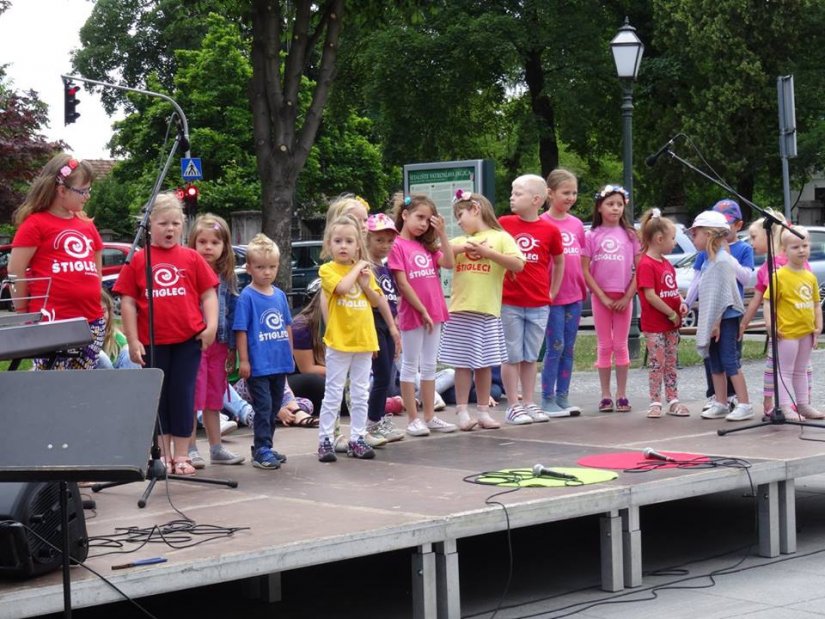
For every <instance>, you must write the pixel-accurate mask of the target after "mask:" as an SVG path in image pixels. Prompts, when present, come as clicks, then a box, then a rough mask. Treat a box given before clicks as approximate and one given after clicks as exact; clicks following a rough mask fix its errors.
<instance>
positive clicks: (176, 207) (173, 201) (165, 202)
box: [149, 191, 184, 221]
mask: <svg viewBox="0 0 825 619" xmlns="http://www.w3.org/2000/svg"><path fill="white" fill-rule="evenodd" d="M167 211H177V212H178V214H179V215H180V218H181V221H182V220H183V219H184V216H183V204H182V203H181V201H180V199H179V198H178V197H177V196H176V195H175V194H174V192H171V191H164V192H163V193H159V194H158V196H157V197H156V198H155V203H154V204H153V205H152V214H151V215H150V216H149V219H150V220H151V219H154V218H155V217H157V216H158V215H161V214H163V213H165V212H167Z"/></svg>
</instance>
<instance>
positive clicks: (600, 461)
mask: <svg viewBox="0 0 825 619" xmlns="http://www.w3.org/2000/svg"><path fill="white" fill-rule="evenodd" d="M660 453H662V454H664V455H666V456H670V457H671V458H673V459H674V460H676V462H663V461H661V460H652V459H646V458H645V456H644V453H642V450H641V449H640V450H639V451H621V452H616V453H602V454H593V455H591V456H584V457H583V458H579V460H578V461H577V464H578V465H579V466H589V467H593V468H598V469H618V470H625V469H634V468H636V467H639V466H645V465H656V467H657V468H676V467H678V466H681V467H685V466H690V464H693V463H695V464H706V463H707V462H710V458H708V457H707V456H703V455H702V454H691V453H683V452H680V451H662V452H660Z"/></svg>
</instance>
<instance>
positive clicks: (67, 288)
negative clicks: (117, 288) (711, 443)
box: [8, 153, 105, 370]
mask: <svg viewBox="0 0 825 619" xmlns="http://www.w3.org/2000/svg"><path fill="white" fill-rule="evenodd" d="M93 176H94V175H93V173H92V168H91V167H90V166H89V164H88V163H86V162H85V161H78V160H77V159H73V158H72V156H71V155H67V154H65V153H61V154H59V155H55V156H54V157H52V159H51V161H49V162H48V163H47V164H46V165H45V167H44V168H43V169H42V170H41V172H40V174H39V175H38V176H37V178H35V179H34V182H33V183H32V186H31V188H30V189H29V193H28V195H27V196H26V200H25V201H24V202H23V204H22V205H20V207H19V208H18V209H17V210H16V211H15V212H14V223H16V224H17V225H18V226H19V228H18V229H17V233H16V234H15V235H14V241H13V242H12V250H11V256H10V257H9V269H8V273H9V278H10V279H16V280H17V281H16V282H13V284H12V288H11V292H12V296H13V298H14V307H15V309H16V310H17V311H18V312H41V313H42V314H43V316H44V320H64V319H67V318H85V319H86V321H87V322H88V323H89V329H90V330H91V332H92V343H91V344H89V345H88V346H85V347H84V348H82V349H81V350H80V351H79V355H74V354H73V355H72V356H59V357H58V358H57V361H56V364H55V366H54V367H55V368H57V369H73V370H81V369H82V370H87V369H93V368H94V367H95V363H96V362H97V357H98V354H99V353H100V349H101V347H102V346H103V336H104V331H105V321H104V318H103V306H102V305H101V304H100V291H101V285H100V274H101V272H102V264H101V252H102V250H103V241H102V240H101V238H100V234H98V232H97V228H95V225H94V223H92V220H91V219H89V217H88V216H87V215H86V213H84V212H83V207H84V206H85V205H86V201H87V200H88V199H89V195H90V194H91V191H92V190H91V184H92V179H93ZM35 367H37V368H38V369H44V368H45V361H44V360H36V361H35Z"/></svg>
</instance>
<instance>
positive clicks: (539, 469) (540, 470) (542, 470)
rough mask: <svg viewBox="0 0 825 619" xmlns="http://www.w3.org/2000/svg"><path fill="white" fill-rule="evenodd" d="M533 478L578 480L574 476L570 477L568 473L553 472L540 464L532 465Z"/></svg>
mask: <svg viewBox="0 0 825 619" xmlns="http://www.w3.org/2000/svg"><path fill="white" fill-rule="evenodd" d="M533 477H552V478H554V479H570V480H576V481H578V480H579V478H578V477H576V476H575V475H570V474H568V473H562V472H561V471H554V470H553V469H548V468H547V467H545V466H542V465H541V464H534V465H533Z"/></svg>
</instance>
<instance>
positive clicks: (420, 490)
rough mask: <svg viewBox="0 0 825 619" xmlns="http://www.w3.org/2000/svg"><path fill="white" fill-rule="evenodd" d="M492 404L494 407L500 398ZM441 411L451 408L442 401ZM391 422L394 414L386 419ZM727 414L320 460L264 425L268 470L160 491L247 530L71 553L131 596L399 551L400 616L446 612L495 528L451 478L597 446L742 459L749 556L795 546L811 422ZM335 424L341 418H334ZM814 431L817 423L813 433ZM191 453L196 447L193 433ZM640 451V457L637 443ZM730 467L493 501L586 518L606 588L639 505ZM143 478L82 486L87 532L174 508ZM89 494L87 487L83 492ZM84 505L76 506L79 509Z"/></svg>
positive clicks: (78, 588)
mask: <svg viewBox="0 0 825 619" xmlns="http://www.w3.org/2000/svg"><path fill="white" fill-rule="evenodd" d="M496 414H497V417H498V418H501V416H502V411H500V410H499V411H498V412H497V413H496ZM444 417H445V418H446V419H451V418H452V414H451V413H449V412H445V413H444ZM399 425H403V422H402V421H401V420H400V421H399ZM732 426H733V424H730V423H726V422H725V421H724V420H721V421H708V420H702V419H700V418H699V417H698V415H696V414H693V415H692V416H691V417H688V418H676V417H665V418H662V419H660V420H656V421H652V420H648V419H646V418H645V417H644V415H643V414H642V413H639V412H636V413H632V414H628V415H620V414H613V415H601V416H594V415H584V416H582V417H578V418H563V419H553V420H551V421H550V422H549V423H543V424H533V425H529V426H505V427H503V428H502V429H501V430H485V431H474V432H470V433H455V434H451V435H444V434H442V435H432V436H430V437H427V438H411V437H407V438H405V439H404V440H403V441H401V442H399V443H395V444H392V445H389V446H388V447H386V448H384V449H381V450H377V457H376V459H375V460H372V461H356V460H352V459H348V458H347V457H346V456H345V455H344V454H339V460H338V462H337V463H333V464H320V463H319V462H318V461H317V459H316V455H315V448H316V445H317V433H316V431H314V430H308V429H300V428H290V429H282V428H281V429H278V431H277V433H276V441H275V442H276V448H277V449H278V450H279V451H281V452H282V453H285V454H287V455H288V457H289V461H288V462H287V463H286V464H285V465H284V466H283V467H282V468H281V469H280V470H278V471H271V472H270V471H261V470H258V469H255V468H253V467H252V466H250V464H249V463H248V462H247V463H245V464H244V465H242V466H230V467H218V466H210V467H207V469H206V470H205V471H202V472H201V474H203V475H210V476H215V477H231V478H233V479H236V480H237V481H238V483H239V486H238V488H237V489H227V488H223V487H220V486H207V485H201V484H188V483H180V482H176V481H170V482H169V483H168V493H169V499H171V500H172V501H173V502H174V505H175V506H176V507H177V508H178V509H180V510H181V511H182V512H183V513H185V514H186V515H187V516H188V517H190V518H191V519H193V520H195V521H196V522H197V523H199V524H211V525H220V526H227V527H248V530H245V531H240V532H237V533H235V534H234V535H233V536H232V537H231V538H226V539H222V540H218V541H214V542H210V543H206V544H201V545H198V546H195V547H192V548H187V549H172V548H169V547H166V546H162V545H157V544H154V545H152V547H151V548H145V549H143V550H142V551H140V552H138V553H135V554H130V555H109V556H105V557H97V558H95V557H94V556H93V555H95V554H99V553H100V552H101V551H100V549H93V551H92V552H91V553H90V555H92V556H91V557H90V558H89V559H88V560H87V563H88V565H89V566H90V567H92V568H94V569H95V570H97V571H99V572H100V573H102V574H103V575H104V576H106V578H108V579H109V580H111V581H112V582H113V583H114V584H115V585H117V587H119V588H120V589H122V590H123V591H124V592H126V593H127V594H128V595H130V596H133V597H136V598H139V597H142V596H147V595H153V594H158V593H164V592H169V591H176V590H181V589H187V588H194V587H200V586H203V585H208V584H210V583H218V582H225V581H227V580H247V581H248V582H250V583H254V584H255V586H256V587H258V589H259V591H260V592H261V594H262V595H264V596H266V595H267V589H268V588H269V595H270V596H272V595H277V594H276V593H274V592H275V591H276V590H277V586H278V584H279V580H278V576H277V575H278V574H280V573H282V572H285V571H288V570H292V569H296V568H300V567H305V566H309V565H316V564H321V563H329V562H334V561H338V560H342V559H347V558H353V557H359V556H365V555H372V554H377V553H381V552H385V551H391V550H398V549H407V548H408V549H410V551H411V561H412V564H413V566H414V568H417V569H413V570H412V572H411V573H412V574H413V576H412V578H413V583H412V591H413V596H412V599H411V600H410V605H411V608H412V614H413V615H414V616H416V617H459V616H460V599H459V594H458V586H457V585H458V582H459V574H458V557H457V547H456V540H459V539H462V538H465V537H469V536H474V535H483V534H488V533H492V532H495V531H502V530H504V529H505V527H506V526H507V521H506V519H505V516H504V513H503V510H502V508H501V507H500V506H496V505H487V504H485V499H487V498H488V497H489V496H490V495H492V494H494V493H495V492H496V491H497V490H498V489H497V488H493V487H490V486H480V485H473V484H469V483H466V482H464V481H462V480H463V478H464V477H466V476H467V475H470V474H473V473H478V472H481V471H490V470H497V469H501V468H531V467H532V466H533V465H534V464H536V463H541V464H543V465H546V466H548V467H560V466H576V461H577V459H578V458H580V457H582V456H585V455H589V454H594V453H604V452H607V451H629V450H639V451H640V454H641V450H642V449H643V448H645V447H652V448H654V449H656V450H659V451H680V452H693V453H699V454H705V455H712V456H726V457H737V458H744V459H747V460H748V461H750V462H751V463H752V467H751V468H750V470H749V472H750V477H751V478H752V480H753V483H754V484H755V485H756V486H758V487H759V490H760V492H759V496H760V499H759V501H760V502H759V510H760V553H761V554H763V555H765V556H777V555H778V554H780V553H792V552H794V551H795V547H796V539H795V530H794V522H795V521H794V518H795V513H794V480H795V479H797V478H799V477H804V476H807V475H814V474H818V473H822V472H825V450H823V448H822V446H821V445H820V444H818V443H816V442H808V441H804V440H800V435H804V436H809V437H812V438H820V439H822V440H825V435H822V434H821V432H822V431H821V430H816V429H811V428H808V429H800V428H798V427H794V426H790V425H788V426H782V427H776V426H772V427H766V428H761V429H758V430H752V431H748V432H742V433H735V434H732V435H729V436H725V437H719V436H717V434H716V430H717V429H719V428H729V427H732ZM345 431H346V428H345ZM818 433H820V434H818ZM250 442H251V436H250V435H249V434H248V431H246V432H243V431H242V432H238V433H236V434H233V435H231V436H228V437H225V443H226V444H227V446H228V447H229V448H230V449H233V450H235V451H238V452H239V453H243V454H245V455H246V454H248V453H249V444H250ZM201 449H202V453H205V452H206V449H205V446H204V445H203V444H202V445H201ZM640 459H641V455H640ZM749 483H750V481H749V478H748V474H746V473H745V472H744V471H742V470H736V469H730V468H718V469H702V470H677V469H667V470H657V471H653V472H649V473H643V474H628V473H622V472H620V473H619V477H618V479H616V480H615V481H611V482H606V483H600V484H594V485H586V486H580V487H567V488H551V489H539V488H526V489H522V490H519V491H518V492H514V493H510V494H506V495H503V496H500V497H498V498H497V499H496V500H498V501H500V502H502V503H504V504H505V505H506V506H507V511H508V514H507V515H508V516H509V524H510V526H511V527H526V526H531V525H537V524H541V523H546V522H552V521H558V520H565V519H570V518H577V517H582V516H592V515H599V516H601V521H600V522H601V529H600V531H594V535H598V536H599V537H600V540H601V574H600V577H601V582H602V587H603V588H604V589H606V590H609V591H616V590H619V589H621V588H622V587H634V586H638V585H640V584H641V580H642V577H641V566H642V553H641V548H642V537H643V531H641V530H640V525H639V514H638V511H639V507H641V506H644V505H650V504H653V503H661V502H665V501H671V500H676V499H682V498H686V497H691V496H698V495H702V494H711V493H717V492H725V491H728V490H731V489H735V488H746V487H748V485H749ZM143 488H144V483H142V482H141V483H136V484H130V485H125V486H120V487H116V488H111V489H107V490H104V491H102V492H100V493H96V494H93V495H92V493H91V492H90V491H89V490H87V489H84V490H83V494H84V495H87V496H86V498H92V499H94V500H95V501H96V503H97V510H96V516H95V517H88V516H87V522H86V525H87V528H88V533H89V535H92V536H105V535H111V534H113V533H114V532H115V528H116V527H127V526H136V527H149V526H152V525H155V524H163V523H166V522H168V521H171V520H176V519H179V518H180V515H179V514H178V513H176V512H175V511H174V510H173V509H172V507H171V506H170V504H169V499H168V498H167V486H166V485H165V484H164V483H163V482H161V483H158V485H157V486H156V488H155V490H154V493H153V494H152V496H151V497H150V500H149V504H148V506H147V507H146V508H145V509H138V508H137V506H136V502H137V499H138V498H139V496H140V494H141V493H142V491H143ZM89 495H90V496H89ZM87 514H88V512H87ZM152 556H163V557H165V558H166V559H167V560H168V561H167V562H166V563H163V564H158V565H153V566H146V567H139V568H132V569H127V570H118V571H112V570H111V566H112V565H115V564H121V563H127V562H128V561H130V560H134V559H139V558H145V557H152ZM72 596H73V606H74V607H75V608H79V607H86V606H94V605H100V604H106V603H109V602H113V601H119V600H121V599H122V598H121V597H120V596H119V595H118V594H117V593H116V592H115V591H113V590H112V589H111V588H110V587H108V586H107V585H106V584H105V583H103V582H101V581H100V580H99V579H98V578H97V577H95V576H94V575H93V574H91V573H89V572H87V571H85V570H83V569H82V568H79V567H74V568H72ZM62 608H63V598H62V584H61V574H60V571H59V570H58V571H56V572H53V573H51V574H48V575H44V576H42V577H39V578H35V579H31V580H28V581H23V582H16V581H10V580H5V581H0V617H14V618H18V617H29V616H37V615H41V614H45V613H51V612H59V611H60V610H62Z"/></svg>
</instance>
